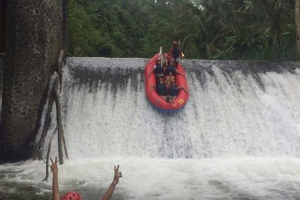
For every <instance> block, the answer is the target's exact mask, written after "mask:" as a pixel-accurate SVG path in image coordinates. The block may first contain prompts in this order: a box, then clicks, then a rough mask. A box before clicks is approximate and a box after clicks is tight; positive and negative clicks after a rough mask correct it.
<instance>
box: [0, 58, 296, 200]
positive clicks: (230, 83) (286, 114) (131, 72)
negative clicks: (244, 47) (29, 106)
mask: <svg viewBox="0 0 300 200" xmlns="http://www.w3.org/2000/svg"><path fill="white" fill-rule="evenodd" d="M71 61H72V62H71ZM198 62H200V65H201V61H198ZM69 63H71V64H69V66H68V68H66V69H64V87H63V88H64V89H63V94H62V95H61V96H62V105H63V108H64V130H65V136H66V139H67V146H68V151H69V157H70V160H66V161H65V162H66V163H65V164H64V165H63V166H60V168H59V173H60V176H59V178H60V185H61V189H62V190H66V191H67V190H69V189H72V188H74V189H76V190H78V191H80V193H82V194H83V196H84V199H91V200H93V199H99V195H101V194H102V193H103V192H104V191H105V189H106V188H107V187H108V185H109V183H110V181H111V179H112V176H113V174H112V173H113V165H114V164H120V165H121V171H122V172H123V179H122V180H121V181H120V183H119V185H118V188H117V190H116V193H115V196H114V198H115V199H146V200H147V199H149V200H150V199H159V200H168V199H176V200H177V199H195V200H196V199H197V200H198V199H218V200H219V199H261V200H262V199H277V200H280V199H297V198H298V197H299V196H300V194H299V191H300V190H299V189H300V159H299V158H298V157H299V154H300V151H299V149H300V141H299V140H300V103H299V102H300V90H299V85H300V70H299V69H296V70H294V71H293V72H289V71H284V72H280V73H279V72H275V71H272V70H271V69H270V70H269V71H268V72H265V73H262V72H253V73H252V72H251V71H249V72H248V73H244V72H243V71H242V70H239V69H238V68H237V69H235V70H232V71H231V72H230V73H229V72H228V71H226V70H224V68H222V67H220V66H221V64H220V65H218V63H216V62H215V63H213V64H212V66H211V67H210V68H209V69H208V68H207V69H206V68H201V66H199V65H198V64H199V63H194V61H190V62H189V61H185V63H186V69H187V76H188V84H189V89H190V99H189V102H188V103H187V105H186V106H185V108H184V109H182V110H181V111H179V112H178V113H172V114H165V113H161V112H158V111H156V110H154V109H153V108H152V107H151V105H150V104H149V102H147V100H146V98H145V94H144V82H143V81H144V78H143V71H142V69H143V66H144V60H143V59H101V58H99V59H97V58H93V59H84V58H81V59H79V58H73V59H69ZM228 67H229V68H230V67H231V66H228ZM240 68H241V69H243V66H240ZM53 110H55V109H53ZM52 116H53V118H54V119H55V114H54V113H52ZM53 121H55V120H53ZM51 129H52V130H53V129H54V123H53V124H52V127H51ZM52 130H50V132H51V133H52ZM53 141H54V142H53V145H52V149H53V153H52V155H51V156H52V157H54V156H55V155H56V149H57V142H56V141H57V138H54V140H53ZM47 146H48V142H46V146H45V148H44V149H46V147H47ZM8 168H12V166H11V165H7V166H6V165H5V166H0V172H1V171H5V170H7V171H8V173H7V175H6V176H5V177H4V180H9V181H13V182H25V183H32V184H38V183H40V182H41V180H42V179H43V178H44V173H45V172H44V170H45V169H44V168H45V165H44V164H43V163H42V162H26V163H23V164H21V165H20V166H13V170H11V169H10V170H9V169H8ZM15 171H16V173H14V172H15ZM50 184H51V179H49V181H48V182H45V183H43V184H41V185H40V186H39V187H41V188H43V189H44V190H45V191H47V190H50V188H51V187H50ZM0 188H1V187H0ZM99 188H100V191H99ZM97 195H98V196H97Z"/></svg>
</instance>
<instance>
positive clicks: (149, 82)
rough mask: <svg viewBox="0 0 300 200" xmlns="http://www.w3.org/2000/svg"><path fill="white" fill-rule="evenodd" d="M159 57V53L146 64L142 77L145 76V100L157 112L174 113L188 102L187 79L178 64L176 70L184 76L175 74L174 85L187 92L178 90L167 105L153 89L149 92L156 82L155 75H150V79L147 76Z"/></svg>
mask: <svg viewBox="0 0 300 200" xmlns="http://www.w3.org/2000/svg"><path fill="white" fill-rule="evenodd" d="M160 56H163V55H161V54H160V53H158V54H156V55H155V56H154V57H152V58H151V59H150V60H149V61H148V63H147V64H146V67H145V71H144V75H145V92H146V96H147V99H148V100H149V101H150V103H152V105H153V106H155V107H156V108H158V109H159V110H162V111H166V112H172V111H176V110H178V109H180V108H182V107H183V106H184V105H185V104H186V103H187V101H188V99H189V89H188V85H187V79H186V74H185V71H184V69H183V67H182V65H181V64H180V63H178V65H177V70H178V71H179V72H181V73H182V74H183V75H184V76H182V75H180V74H177V75H176V78H175V79H176V84H177V86H178V87H183V88H184V89H185V90H186V91H187V92H185V91H184V90H182V89H180V90H179V93H178V95H177V97H176V99H175V101H174V102H173V103H169V102H167V101H166V100H164V99H163V98H161V97H160V96H159V95H158V94H157V93H156V90H155V89H154V90H153V91H151V87H152V86H153V85H156V80H155V74H154V73H152V74H151V75H150V77H149V76H148V74H149V73H150V72H151V70H152V69H153V66H154V65H156V60H157V59H159V57H160ZM164 56H165V57H166V58H167V57H168V55H167V54H164Z"/></svg>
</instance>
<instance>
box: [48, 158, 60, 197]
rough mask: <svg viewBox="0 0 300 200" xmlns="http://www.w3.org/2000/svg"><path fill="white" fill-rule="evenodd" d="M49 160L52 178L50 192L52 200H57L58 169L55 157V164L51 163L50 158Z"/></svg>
mask: <svg viewBox="0 0 300 200" xmlns="http://www.w3.org/2000/svg"><path fill="white" fill-rule="evenodd" d="M50 160H51V163H52V165H51V171H52V174H53V178H52V191H53V200H59V198H60V197H59V187H58V167H57V158H56V157H55V162H53V160H52V158H50Z"/></svg>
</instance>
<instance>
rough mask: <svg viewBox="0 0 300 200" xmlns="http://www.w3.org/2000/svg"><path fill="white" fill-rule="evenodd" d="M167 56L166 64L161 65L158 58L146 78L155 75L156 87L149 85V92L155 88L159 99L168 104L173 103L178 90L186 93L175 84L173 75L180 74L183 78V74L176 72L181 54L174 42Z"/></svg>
mask: <svg viewBox="0 0 300 200" xmlns="http://www.w3.org/2000/svg"><path fill="white" fill-rule="evenodd" d="M168 54H169V56H170V59H169V60H168V61H167V63H164V64H162V63H161V59H160V58H158V59H157V60H156V65H154V66H153V69H152V70H151V72H150V73H149V74H148V76H150V75H151V74H152V73H155V77H156V85H151V91H153V90H154V88H155V89H156V92H157V94H158V95H159V96H160V97H161V98H163V99H164V100H166V101H167V102H169V103H173V102H174V100H175V98H176V97H177V95H178V92H179V90H180V89H182V90H184V91H185V92H187V90H186V89H185V88H183V87H180V86H178V85H177V84H176V78H175V77H176V76H175V75H176V74H180V75H181V76H183V74H182V73H181V72H180V71H178V70H177V65H178V62H179V58H182V52H181V49H180V47H179V46H178V43H177V42H176V41H174V42H173V47H172V48H171V49H170V50H169V51H168Z"/></svg>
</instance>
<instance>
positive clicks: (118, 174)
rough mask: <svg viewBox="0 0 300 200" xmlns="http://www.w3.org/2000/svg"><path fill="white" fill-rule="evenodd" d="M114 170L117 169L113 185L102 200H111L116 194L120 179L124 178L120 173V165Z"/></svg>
mask: <svg viewBox="0 0 300 200" xmlns="http://www.w3.org/2000/svg"><path fill="white" fill-rule="evenodd" d="M114 169H115V176H114V179H113V181H112V183H111V184H110V186H109V188H108V190H107V191H106V193H105V195H104V196H103V197H102V199H101V200H110V198H111V196H112V194H113V193H114V190H115V188H116V185H117V184H118V183H119V178H122V173H121V172H119V165H118V166H117V167H116V166H114Z"/></svg>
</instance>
